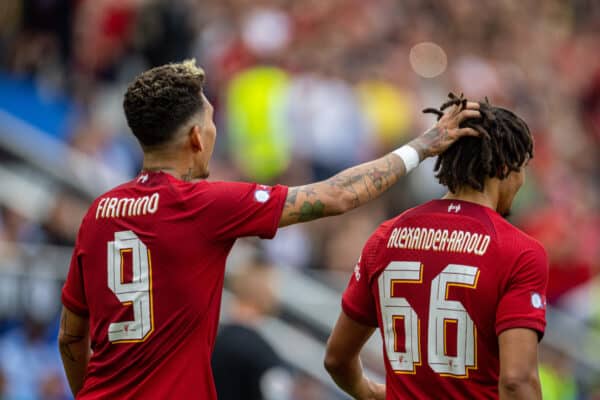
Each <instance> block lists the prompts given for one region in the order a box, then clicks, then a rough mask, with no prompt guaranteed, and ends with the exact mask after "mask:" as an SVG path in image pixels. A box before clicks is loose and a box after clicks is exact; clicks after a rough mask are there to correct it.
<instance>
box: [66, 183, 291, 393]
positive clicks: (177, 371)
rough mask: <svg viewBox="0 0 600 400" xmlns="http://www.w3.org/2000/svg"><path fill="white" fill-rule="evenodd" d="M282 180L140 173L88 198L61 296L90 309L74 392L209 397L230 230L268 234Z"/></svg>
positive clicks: (76, 307)
mask: <svg viewBox="0 0 600 400" xmlns="http://www.w3.org/2000/svg"><path fill="white" fill-rule="evenodd" d="M286 195H287V188H286V187H284V186H274V187H267V186H260V185H256V184H248V183H225V182H205V181H202V182H197V183H189V182H183V181H181V180H178V179H176V178H174V177H172V176H171V175H169V174H165V173H162V172H158V173H143V174H141V175H140V176H139V177H138V178H136V179H135V180H133V181H131V182H128V183H126V184H124V185H121V186H119V187H117V188H115V189H113V190H111V191H109V192H108V193H106V194H104V195H102V196H100V197H99V198H98V199H96V200H95V201H94V203H93V204H92V206H91V208H90V209H89V211H88V213H87V214H86V216H85V217H84V219H83V222H82V224H81V227H80V230H79V235H78V237H77V242H76V245H75V250H74V253H73V258H72V261H71V265H70V269H69V273H68V277H67V281H66V283H65V286H64V288H63V295H62V299H63V304H64V305H65V307H67V308H68V309H69V310H71V311H72V312H74V313H76V314H79V315H82V316H89V322H90V337H91V346H92V350H93V355H92V357H91V360H90V363H89V365H88V370H87V374H86V377H85V382H84V387H83V389H82V390H81V391H80V392H79V393H78V396H77V399H186V400H187V399H202V400H206V399H216V392H215V388H214V384H213V378H212V372H211V369H210V360H211V353H212V349H213V344H214V340H215V335H216V332H217V325H218V319H219V308H220V304H221V292H222V289H223V277H224V270H225V259H226V257H227V255H228V254H229V251H230V250H231V247H232V246H233V244H234V242H235V240H236V238H238V237H242V236H253V235H256V236H261V237H263V238H271V237H273V236H274V235H275V232H276V231H277V227H278V225H279V220H280V218H281V212H282V209H283V204H284V202H285V198H286Z"/></svg>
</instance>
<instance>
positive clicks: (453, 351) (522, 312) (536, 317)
mask: <svg viewBox="0 0 600 400" xmlns="http://www.w3.org/2000/svg"><path fill="white" fill-rule="evenodd" d="M547 280H548V263H547V258H546V253H545V251H544V249H543V247H542V246H541V245H540V244H539V243H538V242H537V241H536V240H534V239H533V238H531V237H529V236H527V235H526V234H524V233H523V232H521V231H519V230H518V229H517V228H515V227H514V226H512V225H510V224H509V223H508V222H507V221H505V220H504V219H503V218H502V217H501V216H500V215H499V214H497V213H496V212H495V211H493V210H492V209H490V208H487V207H483V206H480V205H477V204H474V203H469V202H464V201H456V200H453V201H450V200H434V201H431V202H429V203H426V204H424V205H422V206H419V207H416V208H413V209H411V210H408V211H406V212H405V213H403V214H401V215H400V216H399V217H397V218H395V219H392V220H390V221H387V222H385V223H384V224H382V225H381V226H380V227H379V228H378V229H377V231H376V232H375V233H374V234H373V235H372V236H371V238H370V239H369V241H368V242H367V244H366V245H365V247H364V249H363V252H362V256H361V259H360V261H359V263H358V265H357V266H356V269H355V273H354V275H353V276H352V278H351V279H350V283H349V285H348V288H347V289H346V291H345V293H344V296H343V300H342V308H343V310H344V312H345V313H346V314H347V315H348V316H349V317H351V318H352V319H354V320H356V321H357V322H360V323H362V324H365V325H370V326H378V327H379V328H380V331H381V335H382V337H383V342H384V346H383V347H384V359H385V366H386V372H387V379H386V382H387V397H386V398H387V399H497V398H498V377H499V350H498V335H499V334H500V333H501V332H502V331H504V330H507V329H511V328H529V329H532V330H535V331H537V332H538V334H539V337H540V338H541V337H542V335H543V333H544V328H545V325H546V321H545V308H546V302H545V291H546V284H547Z"/></svg>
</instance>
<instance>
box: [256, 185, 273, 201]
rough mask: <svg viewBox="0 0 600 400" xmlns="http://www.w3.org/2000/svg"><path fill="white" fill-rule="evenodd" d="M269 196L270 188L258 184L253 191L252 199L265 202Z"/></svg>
mask: <svg viewBox="0 0 600 400" xmlns="http://www.w3.org/2000/svg"><path fill="white" fill-rule="evenodd" d="M270 198H271V188H269V187H268V186H264V185H260V186H259V187H258V189H256V191H255V192H254V200H256V201H257V202H259V203H266V202H267V201H268V200H269V199H270Z"/></svg>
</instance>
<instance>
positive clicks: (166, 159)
mask: <svg viewBox="0 0 600 400" xmlns="http://www.w3.org/2000/svg"><path fill="white" fill-rule="evenodd" d="M142 171H143V172H165V173H167V174H170V175H173V176H174V177H175V178H177V179H181V180H183V181H189V180H191V179H192V168H191V164H190V163H189V162H186V160H183V159H181V158H178V157H172V156H170V155H169V154H165V153H158V152H144V163H143V165H142Z"/></svg>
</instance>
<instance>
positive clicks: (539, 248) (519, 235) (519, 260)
mask: <svg viewBox="0 0 600 400" xmlns="http://www.w3.org/2000/svg"><path fill="white" fill-rule="evenodd" d="M492 220H493V223H494V225H495V228H496V231H497V235H498V250H499V251H500V252H501V254H502V255H503V256H504V257H507V258H505V260H506V261H507V262H510V264H511V265H513V266H514V267H515V268H519V266H537V269H539V270H547V269H548V256H547V253H546V249H545V248H544V246H543V245H542V244H541V243H540V242H539V241H538V240H537V239H535V238H534V237H532V236H530V235H528V234H527V233H525V232H523V231H522V230H520V229H519V228H517V227H516V226H514V225H512V224H511V223H509V222H508V221H506V220H505V219H503V218H502V217H500V216H498V217H497V218H492Z"/></svg>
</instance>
